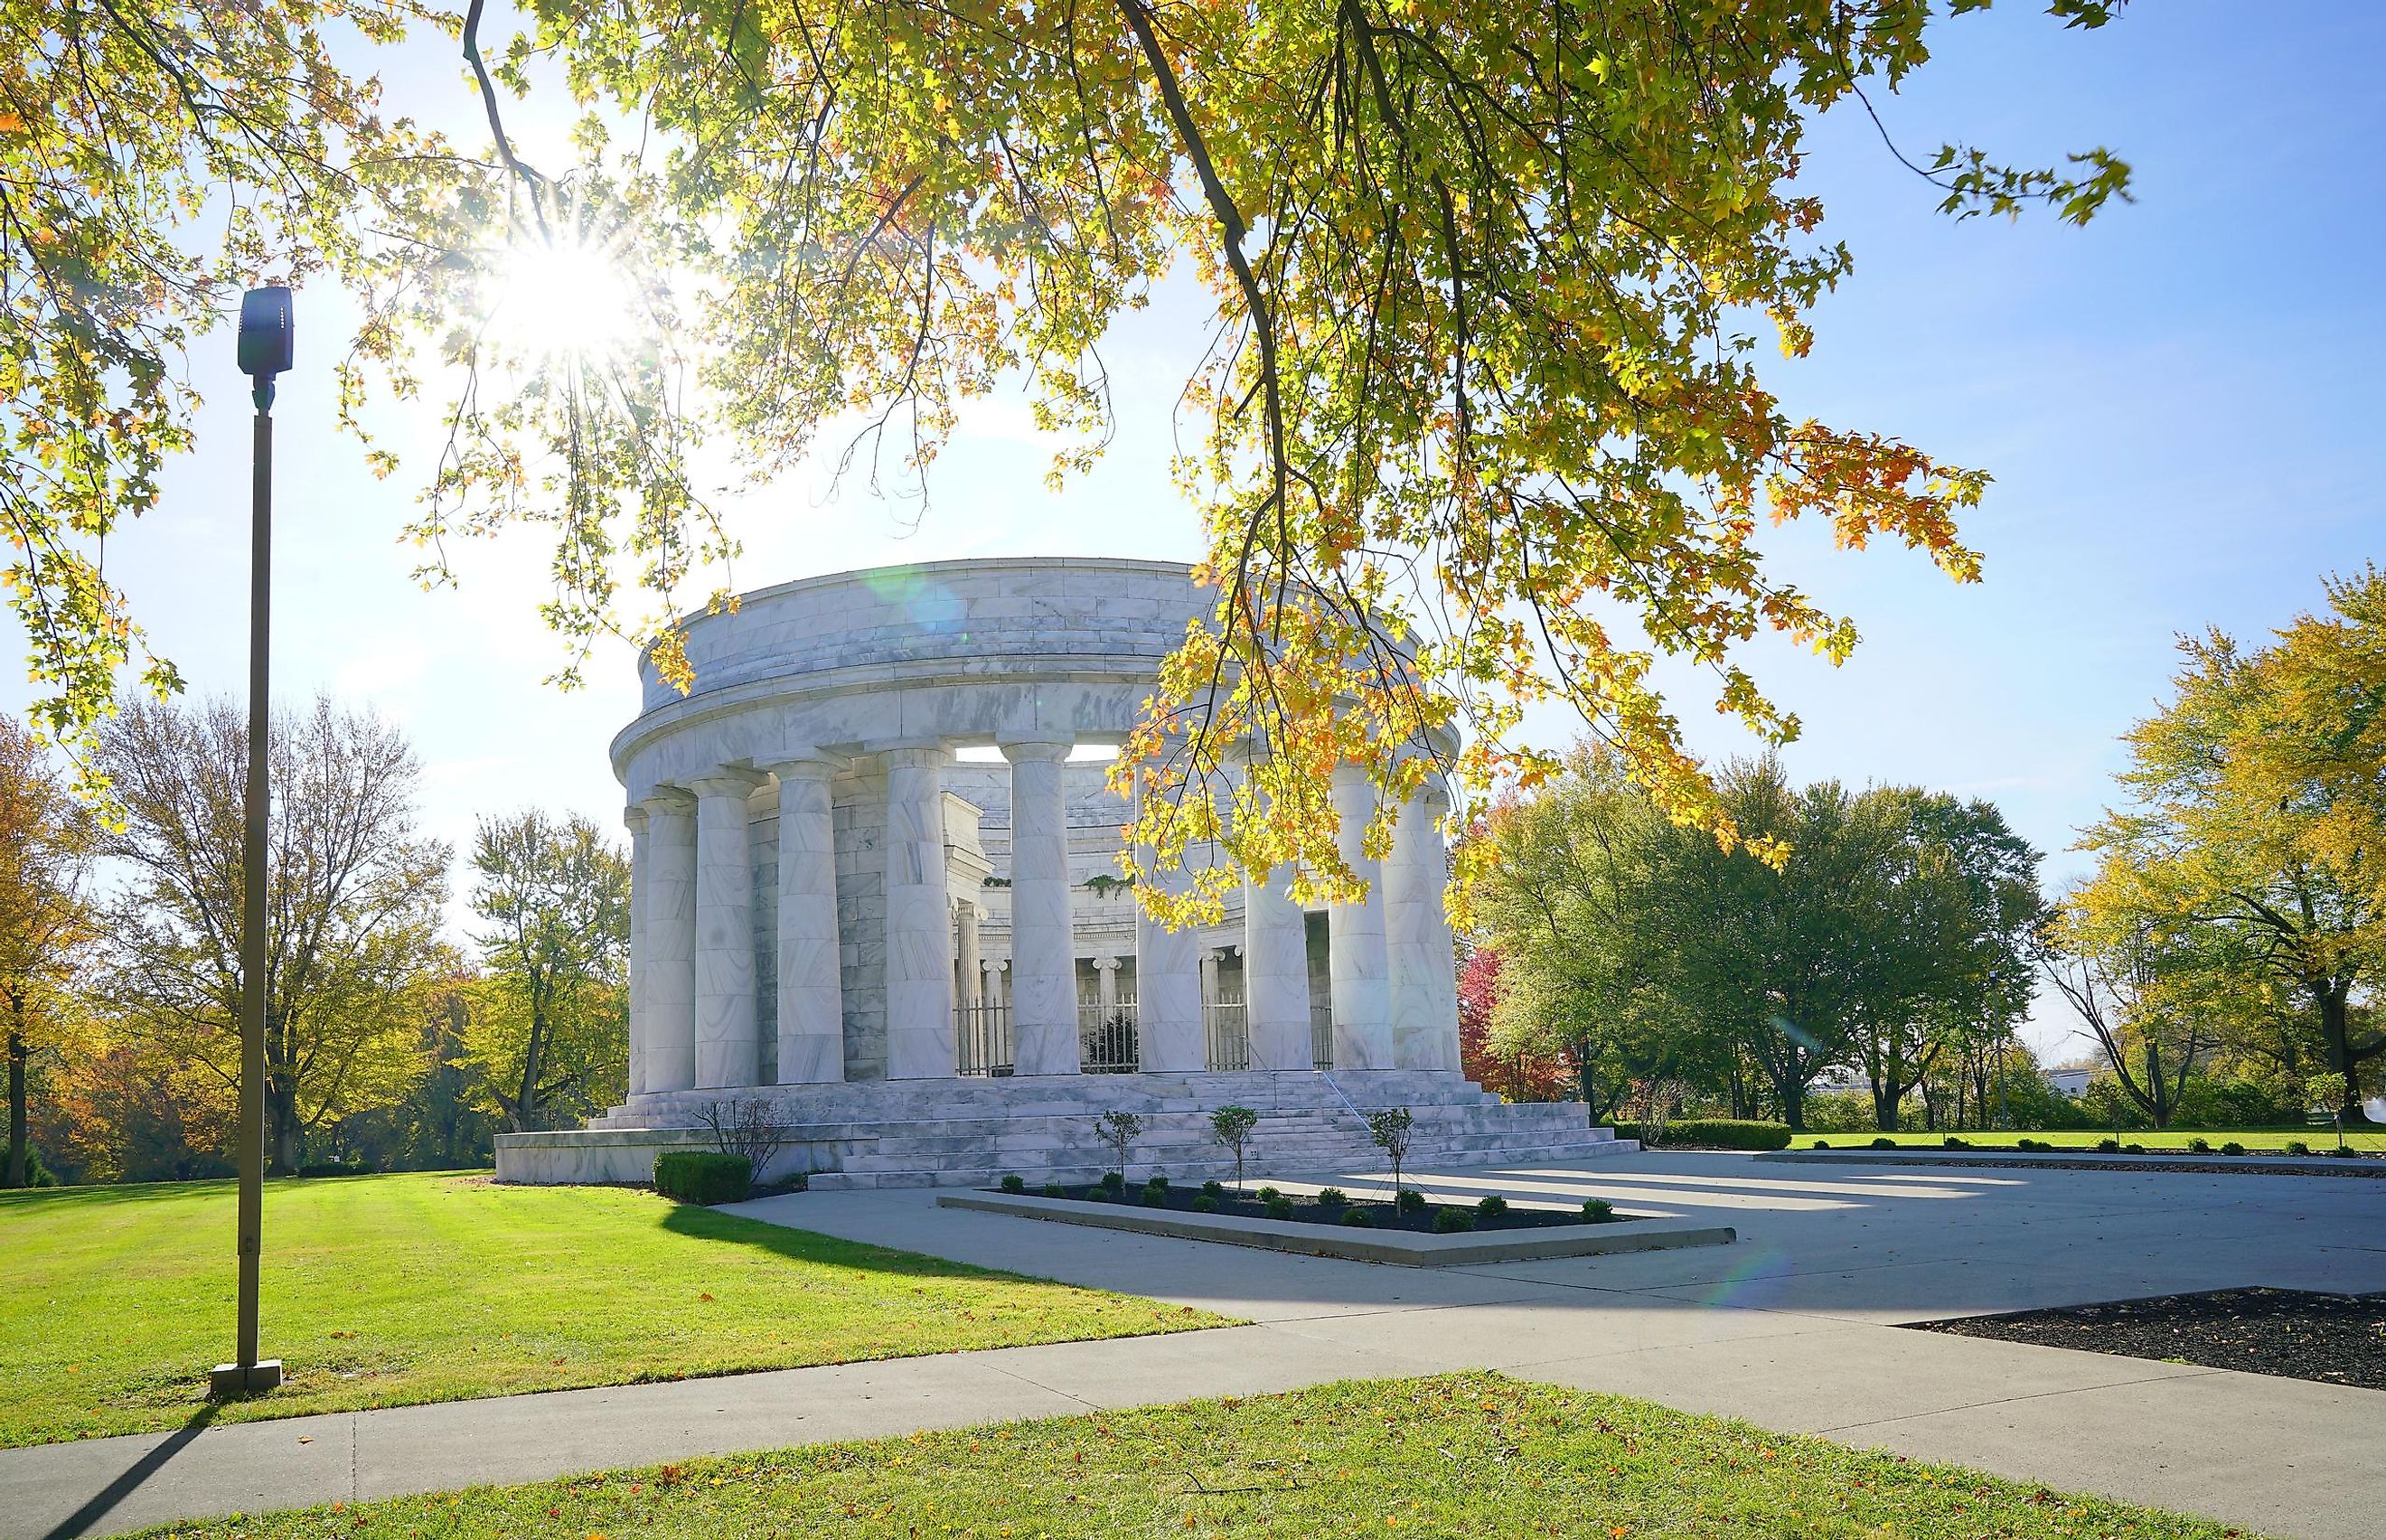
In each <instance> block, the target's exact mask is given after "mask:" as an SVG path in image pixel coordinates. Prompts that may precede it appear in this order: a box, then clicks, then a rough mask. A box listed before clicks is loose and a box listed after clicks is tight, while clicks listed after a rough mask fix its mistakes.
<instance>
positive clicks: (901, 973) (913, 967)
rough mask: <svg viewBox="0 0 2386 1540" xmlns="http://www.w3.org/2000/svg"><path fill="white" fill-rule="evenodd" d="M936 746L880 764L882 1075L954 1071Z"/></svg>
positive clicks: (940, 763) (940, 769) (890, 754)
mask: <svg viewBox="0 0 2386 1540" xmlns="http://www.w3.org/2000/svg"><path fill="white" fill-rule="evenodd" d="M945 760H946V755H945V751H944V750H943V749H941V748H898V749H890V750H888V751H887V753H886V756H885V762H886V1078H887V1079H888V1080H930V1079H935V1078H937V1077H939V1076H948V1075H951V1074H954V1073H956V1072H957V1070H958V1065H959V1061H958V1059H957V1058H955V1053H954V1049H955V1045H956V1044H957V1042H958V1041H959V1038H958V1034H957V1032H956V1024H955V1022H954V1020H953V929H952V917H951V911H950V909H949V908H948V904H947V901H946V896H945V802H944V796H945V793H944V767H945Z"/></svg>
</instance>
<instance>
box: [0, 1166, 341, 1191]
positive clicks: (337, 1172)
mask: <svg viewBox="0 0 2386 1540" xmlns="http://www.w3.org/2000/svg"><path fill="white" fill-rule="evenodd" d="M373 1169H374V1168H373V1163H372V1162H371V1161H370V1160H317V1161H313V1162H310V1163H309V1164H307V1165H304V1166H301V1167H299V1168H298V1174H299V1175H300V1176H370V1175H372V1174H373ZM30 1173H31V1166H30V1163H29V1165H28V1174H29V1175H30ZM27 1184H28V1185H29V1186H35V1187H38V1186H40V1185H42V1183H39V1182H29V1183H27Z"/></svg>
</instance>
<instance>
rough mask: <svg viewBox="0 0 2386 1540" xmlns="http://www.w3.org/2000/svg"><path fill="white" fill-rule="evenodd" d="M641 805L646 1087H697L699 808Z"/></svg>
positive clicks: (683, 801)
mask: <svg viewBox="0 0 2386 1540" xmlns="http://www.w3.org/2000/svg"><path fill="white" fill-rule="evenodd" d="M639 806H640V807H641V808H644V809H645V810H646V814H647V884H646V885H647V896H646V901H645V903H644V904H643V905H641V906H640V908H641V910H642V912H643V915H644V918H645V920H646V929H647V987H646V990H645V992H644V995H645V998H644V1004H645V1007H646V1017H647V1022H646V1030H645V1031H644V1032H643V1033H641V1034H640V1035H641V1036H642V1037H643V1038H644V1039H645V1041H646V1049H647V1081H646V1084H647V1090H648V1091H686V1090H690V1089H693V1088H694V1087H695V1085H696V805H695V804H694V803H693V802H691V801H689V800H688V798H687V797H686V795H684V794H683V793H680V792H675V791H660V792H657V793H656V794H655V795H652V796H650V797H648V798H647V800H646V801H644V802H642V803H640V804H639Z"/></svg>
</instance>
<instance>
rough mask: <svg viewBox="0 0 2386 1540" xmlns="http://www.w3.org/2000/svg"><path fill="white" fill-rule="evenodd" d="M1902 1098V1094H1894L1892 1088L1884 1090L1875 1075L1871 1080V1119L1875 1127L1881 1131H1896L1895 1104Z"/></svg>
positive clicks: (1896, 1109)
mask: <svg viewBox="0 0 2386 1540" xmlns="http://www.w3.org/2000/svg"><path fill="white" fill-rule="evenodd" d="M1903 1099H1904V1098H1903V1096H1899V1095H1897V1094H1896V1092H1895V1090H1894V1088H1891V1089H1890V1090H1889V1091H1887V1092H1884V1090H1883V1088H1882V1086H1881V1083H1880V1077H1879V1076H1878V1075H1875V1076H1874V1077H1873V1082H1872V1121H1873V1123H1874V1126H1876V1127H1877V1128H1878V1129H1879V1130H1880V1131H1881V1132H1882V1133H1896V1132H1897V1124H1898V1107H1897V1104H1898V1103H1899V1102H1900V1101H1902V1100H1903Z"/></svg>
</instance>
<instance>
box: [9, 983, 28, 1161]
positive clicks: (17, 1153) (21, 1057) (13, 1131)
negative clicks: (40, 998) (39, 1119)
mask: <svg viewBox="0 0 2386 1540" xmlns="http://www.w3.org/2000/svg"><path fill="white" fill-rule="evenodd" d="M8 1003H9V1005H10V1006H11V1007H12V1008H14V1009H15V1011H16V1017H17V1019H16V1020H15V1021H14V1022H13V1023H12V1024H11V1025H10V1026H9V1028H8V1183H7V1184H8V1185H9V1186H11V1187H21V1186H23V1185H25V1183H26V1180H27V1178H28V1177H29V1176H31V1171H29V1170H28V1169H27V1161H26V1158H25V1061H26V1060H27V1059H29V1058H32V1057H33V1049H32V1045H31V1044H29V1043H27V1042H26V1041H25V995H24V992H23V991H22V990H16V989H12V990H10V991H9V992H8Z"/></svg>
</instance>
